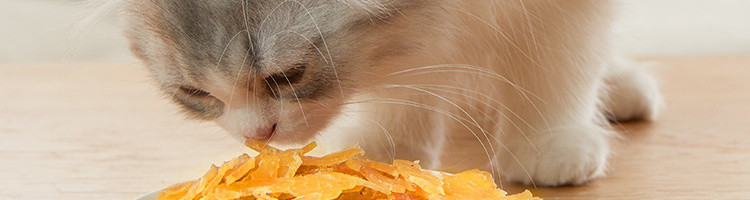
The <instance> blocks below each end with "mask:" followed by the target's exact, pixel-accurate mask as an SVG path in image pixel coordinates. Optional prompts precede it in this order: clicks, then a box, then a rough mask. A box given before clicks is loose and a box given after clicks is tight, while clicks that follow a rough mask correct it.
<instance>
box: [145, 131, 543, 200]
mask: <svg viewBox="0 0 750 200" xmlns="http://www.w3.org/2000/svg"><path fill="white" fill-rule="evenodd" d="M245 144H246V145H247V146H248V147H249V148H251V149H253V150H255V151H257V152H258V153H259V155H258V156H256V157H250V156H248V155H247V154H243V155H241V156H239V157H237V158H235V159H233V160H230V161H227V162H224V163H223V164H222V165H221V166H215V165H212V166H211V168H210V169H209V171H208V172H207V173H206V174H204V175H203V176H202V177H201V178H199V179H198V180H194V181H189V182H185V183H180V184H176V185H174V186H171V187H169V188H167V189H164V191H162V192H161V193H160V194H159V196H158V197H159V199H165V200H170V199H189V200H194V199H200V200H204V199H205V200H213V199H217V200H221V199H261V200H266V199H268V200H279V199H281V200H288V199H295V200H329V199H341V200H350V199H365V200H368V199H372V200H376V199H377V200H380V199H384V200H427V199H429V200H432V199H438V200H454V199H455V200H458V199H502V200H528V199H539V198H536V197H534V196H533V195H532V194H531V192H529V191H528V190H527V191H525V192H523V193H519V194H515V195H510V196H507V195H506V194H507V193H506V192H505V191H503V190H500V189H498V188H497V186H496V185H495V182H494V181H493V179H492V176H491V175H490V174H489V173H487V172H484V171H480V170H469V171H465V172H462V173H458V174H455V175H450V174H446V173H439V172H434V171H427V170H423V169H422V167H421V166H420V165H419V162H412V161H405V160H396V161H394V162H393V164H392V165H389V164H386V163H381V162H375V161H370V160H364V159H360V158H357V156H359V155H362V154H364V152H363V151H362V150H361V149H359V148H349V149H347V150H344V151H341V152H337V153H333V154H330V155H327V156H323V157H311V156H306V155H305V154H307V153H309V152H310V151H312V150H313V149H314V148H315V147H316V146H317V145H316V144H315V143H312V144H309V145H307V146H305V147H303V148H300V149H291V150H286V151H282V150H280V149H276V148H273V147H271V146H268V145H266V144H265V143H263V142H260V141H251V140H248V141H247V142H246V143H245Z"/></svg>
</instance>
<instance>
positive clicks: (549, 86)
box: [496, 53, 611, 186]
mask: <svg viewBox="0 0 750 200" xmlns="http://www.w3.org/2000/svg"><path fill="white" fill-rule="evenodd" d="M581 55H582V59H580V60H571V59H566V58H565V57H564V56H560V57H555V56H548V57H546V58H545V59H544V60H539V61H537V62H536V63H531V64H528V62H527V61H524V60H516V61H514V62H515V63H514V65H513V66H516V67H512V68H509V71H507V72H504V74H503V75H505V76H506V77H509V79H510V81H511V82H513V83H514V84H515V86H511V87H508V88H506V89H504V91H503V95H502V97H501V99H502V101H503V103H504V104H506V107H508V109H507V110H508V112H507V113H505V115H506V116H508V118H509V119H505V120H506V123H502V124H500V125H499V126H500V127H499V130H502V132H499V133H497V135H496V136H497V139H498V142H499V145H498V146H502V149H499V150H498V151H497V156H496V159H497V160H496V161H497V164H498V166H499V169H500V176H501V177H502V178H503V179H504V180H511V181H514V182H521V183H525V184H534V185H536V186H560V185H568V184H573V185H579V184H583V183H586V182H588V181H589V180H591V179H592V178H595V177H598V176H601V175H603V174H604V170H605V166H606V161H607V157H608V155H609V153H610V147H609V141H608V139H609V136H610V135H611V131H610V130H608V129H607V128H606V120H605V118H604V117H603V115H602V114H601V112H600V109H599V104H600V103H599V101H600V98H599V94H600V92H601V91H602V90H603V89H604V85H605V84H604V74H605V73H606V71H605V68H604V66H605V65H604V64H603V62H602V61H600V60H598V59H596V58H597V57H599V56H597V55H594V54H591V55H586V54H585V53H581ZM527 64H528V65H527Z"/></svg>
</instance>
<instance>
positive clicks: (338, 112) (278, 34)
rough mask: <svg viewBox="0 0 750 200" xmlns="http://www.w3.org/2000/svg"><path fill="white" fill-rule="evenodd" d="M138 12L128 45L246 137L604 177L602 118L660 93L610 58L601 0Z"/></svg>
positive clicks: (450, 163)
mask: <svg viewBox="0 0 750 200" xmlns="http://www.w3.org/2000/svg"><path fill="white" fill-rule="evenodd" d="M128 8H129V10H130V12H129V13H130V18H129V24H130V25H129V26H130V28H129V30H128V36H129V38H130V39H131V42H132V49H133V51H134V53H135V54H136V55H137V56H139V58H141V59H142V60H143V61H144V62H145V63H146V64H147V66H148V68H149V69H150V70H151V72H152V74H153V76H154V78H155V80H156V82H157V83H158V84H159V86H160V87H161V88H162V89H164V91H166V94H168V95H169V96H170V97H171V98H173V99H174V100H175V102H177V103H178V104H180V105H182V106H183V107H184V108H185V111H186V112H187V113H190V114H192V115H191V116H194V117H196V118H198V119H204V120H214V121H216V122H217V123H218V124H219V125H221V126H223V127H225V128H226V129H227V130H228V131H229V132H231V133H232V134H234V135H236V136H238V137H240V138H242V137H245V138H254V139H269V140H271V141H273V142H278V143H304V142H307V141H309V140H310V139H312V138H313V137H316V136H318V135H321V137H319V138H318V139H319V140H321V141H325V142H327V143H330V144H332V145H334V146H336V147H342V146H345V145H348V144H352V143H356V144H358V145H360V146H362V147H363V148H365V150H366V152H367V154H368V155H369V156H371V157H372V158H373V159H379V160H384V161H387V160H391V159H395V158H397V159H410V160H421V161H422V163H423V165H425V166H427V167H429V168H433V169H442V170H448V171H458V170H465V169H471V168H482V169H485V170H489V171H492V172H495V173H498V174H496V177H504V178H507V179H509V180H513V181H519V182H522V183H535V184H536V185H545V186H557V185H563V184H582V183H585V182H586V181H588V180H590V179H591V178H594V177H597V176H600V175H602V174H603V172H604V169H605V165H606V160H607V156H608V155H609V152H610V147H609V144H608V136H609V135H610V131H609V130H608V129H607V117H609V118H610V119H611V120H631V119H648V118H652V117H653V116H654V115H655V114H656V112H657V108H658V105H659V104H658V103H659V102H660V99H659V98H660V97H659V94H658V91H657V88H656V84H655V81H654V80H653V78H651V77H650V76H649V75H648V74H646V73H644V72H642V71H641V70H640V69H636V68H634V67H632V65H629V64H623V63H625V62H618V61H615V59H612V57H613V55H611V53H610V49H609V48H608V47H609V46H608V41H607V35H608V21H609V16H608V13H610V12H611V10H610V9H611V2H609V1H607V0H565V1H563V0H553V1H541V0H337V1H333V0H327V1H321V0H296V1H276V0H254V1H244V0H242V1H236V0H198V1H179V2H178V1H166V0H141V1H132V2H129V3H128ZM605 114H606V115H605ZM321 133H322V134H321Z"/></svg>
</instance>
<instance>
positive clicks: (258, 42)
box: [127, 0, 431, 142]
mask: <svg viewBox="0 0 750 200" xmlns="http://www.w3.org/2000/svg"><path fill="white" fill-rule="evenodd" d="M427 4H428V3H425V2H423V1H420V0H289V1H284V0H194V1H173V0H139V1H132V2H130V3H129V4H128V9H129V12H128V13H129V23H128V26H129V27H128V30H127V35H128V37H129V39H130V41H131V49H132V50H133V52H134V53H135V54H136V56H138V57H139V58H140V59H141V60H142V61H143V62H144V63H145V64H146V65H147V67H148V69H149V71H150V72H151V73H152V76H153V78H154V80H155V81H156V82H157V83H158V85H159V86H160V88H161V89H162V90H163V91H164V92H165V93H166V94H167V95H168V97H169V98H172V99H173V100H174V102H176V103H177V104H179V105H180V106H181V107H182V108H183V109H184V111H185V112H186V113H187V114H189V115H190V116H192V117H194V118H197V119H202V120H213V121H215V122H217V124H219V125H220V126H222V127H224V128H225V129H226V130H227V131H229V132H230V133H232V134H233V135H235V136H238V137H245V138H255V139H269V137H270V139H272V140H273V141H276V142H302V141H306V140H309V139H310V138H312V137H313V136H315V134H316V133H317V132H319V131H320V130H322V129H323V128H325V127H326V126H327V125H328V124H329V123H330V122H331V121H332V120H333V119H334V118H335V117H337V116H338V115H339V114H340V111H341V109H342V107H343V106H344V105H345V104H346V102H347V100H348V99H349V98H350V97H351V96H353V95H356V94H357V93H358V92H360V91H363V90H366V89H367V87H368V86H372V85H373V84H375V82H377V80H378V79H379V77H377V75H378V74H383V73H384V71H387V70H385V69H379V67H382V66H385V65H388V64H387V63H388V60H398V59H397V58H398V57H404V56H406V55H408V52H409V49H412V48H415V47H416V46H418V45H419V44H418V43H417V42H416V41H417V40H413V39H411V37H413V34H419V29H420V28H419V27H421V26H423V25H424V24H420V23H421V22H415V21H413V20H415V19H424V20H429V19H430V18H431V17H430V16H427V15H415V16H414V17H413V18H410V17H407V16H405V15H404V13H405V12H411V13H418V12H421V11H420V10H421V9H423V8H424V7H426V6H427ZM424 26H426V25H424Z"/></svg>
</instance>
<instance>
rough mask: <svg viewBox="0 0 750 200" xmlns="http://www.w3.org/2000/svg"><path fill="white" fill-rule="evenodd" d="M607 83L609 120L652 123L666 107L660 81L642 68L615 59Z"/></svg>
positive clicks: (606, 101) (605, 105)
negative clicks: (663, 106) (657, 81)
mask: <svg viewBox="0 0 750 200" xmlns="http://www.w3.org/2000/svg"><path fill="white" fill-rule="evenodd" d="M605 81H606V83H607V90H606V92H605V93H603V98H604V99H603V100H602V101H603V103H604V107H603V109H604V113H605V114H606V115H607V118H608V119H609V120H612V121H630V120H652V119H653V118H655V116H656V115H657V114H658V112H659V109H660V108H661V106H662V105H663V101H662V97H661V94H660V93H659V89H658V86H657V83H656V80H655V79H654V77H653V76H651V74H649V73H648V72H647V71H646V70H645V69H644V68H643V66H641V65H637V64H635V63H631V62H628V61H627V60H623V59H614V60H613V61H611V62H610V65H609V69H608V73H607V77H606V78H605Z"/></svg>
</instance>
